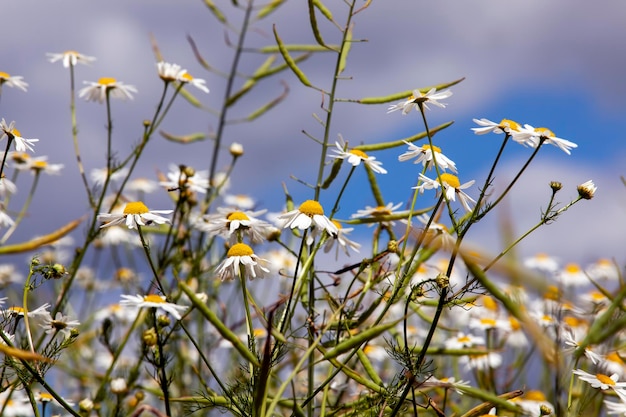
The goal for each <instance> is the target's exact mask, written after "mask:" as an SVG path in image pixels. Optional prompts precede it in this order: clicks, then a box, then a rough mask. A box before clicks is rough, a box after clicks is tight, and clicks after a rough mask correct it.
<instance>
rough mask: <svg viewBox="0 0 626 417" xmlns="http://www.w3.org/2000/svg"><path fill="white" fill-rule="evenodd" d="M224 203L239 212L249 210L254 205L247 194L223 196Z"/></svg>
mask: <svg viewBox="0 0 626 417" xmlns="http://www.w3.org/2000/svg"><path fill="white" fill-rule="evenodd" d="M224 203H226V204H228V205H229V206H231V207H237V208H239V209H240V210H250V209H252V208H253V207H254V206H255V205H256V201H254V198H252V197H250V196H249V195H247V194H227V195H225V196H224Z"/></svg>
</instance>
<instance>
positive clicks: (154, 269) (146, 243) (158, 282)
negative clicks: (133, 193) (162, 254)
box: [136, 224, 167, 295]
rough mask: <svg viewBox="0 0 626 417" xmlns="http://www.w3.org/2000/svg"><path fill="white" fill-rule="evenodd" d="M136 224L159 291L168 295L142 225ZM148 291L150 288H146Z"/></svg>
mask: <svg viewBox="0 0 626 417" xmlns="http://www.w3.org/2000/svg"><path fill="white" fill-rule="evenodd" d="M136 226H137V232H138V233H139V239H140V240H141V246H143V250H144V252H145V254H146V259H147V260H148V264H149V265H150V270H151V271H152V275H153V276H154V279H155V281H156V283H157V288H158V289H159V291H161V294H163V295H167V293H166V292H165V288H163V284H162V283H161V279H160V278H159V274H158V272H157V270H156V268H155V267H154V262H152V256H151V255H150V245H149V244H148V242H147V241H146V239H145V238H144V236H143V232H142V230H141V226H140V225H138V224H137V225H136ZM148 292H149V289H148V290H146V293H148Z"/></svg>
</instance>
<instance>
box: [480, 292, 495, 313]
mask: <svg viewBox="0 0 626 417" xmlns="http://www.w3.org/2000/svg"><path fill="white" fill-rule="evenodd" d="M481 300H482V302H483V306H484V307H485V308H486V309H487V310H491V311H497V310H498V303H496V300H494V299H493V297H489V296H488V295H484V296H483V297H482V299H481Z"/></svg>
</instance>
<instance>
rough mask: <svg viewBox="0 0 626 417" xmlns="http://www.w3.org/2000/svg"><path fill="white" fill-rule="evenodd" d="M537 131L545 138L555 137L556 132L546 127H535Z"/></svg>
mask: <svg viewBox="0 0 626 417" xmlns="http://www.w3.org/2000/svg"><path fill="white" fill-rule="evenodd" d="M535 132H537V133H539V135H541V136H542V137H544V138H553V137H554V133H552V131H551V130H550V129H547V128H545V127H537V128H535Z"/></svg>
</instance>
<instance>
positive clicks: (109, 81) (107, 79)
mask: <svg viewBox="0 0 626 417" xmlns="http://www.w3.org/2000/svg"><path fill="white" fill-rule="evenodd" d="M116 82H117V80H116V79H115V78H111V77H102V78H100V79H99V80H98V84H100V85H105V86H107V87H108V86H110V85H112V84H115V83H116Z"/></svg>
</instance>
